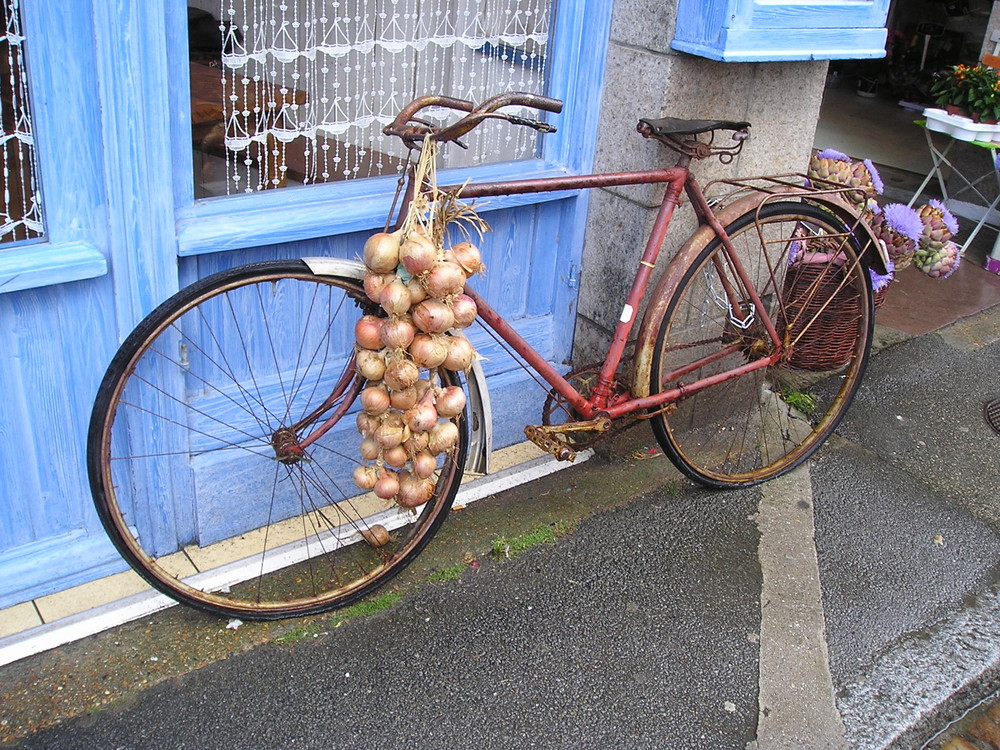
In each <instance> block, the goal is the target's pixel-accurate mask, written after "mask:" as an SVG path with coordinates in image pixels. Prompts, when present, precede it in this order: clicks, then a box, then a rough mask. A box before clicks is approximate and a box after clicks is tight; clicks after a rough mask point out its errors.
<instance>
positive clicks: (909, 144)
mask: <svg viewBox="0 0 1000 750" xmlns="http://www.w3.org/2000/svg"><path fill="white" fill-rule="evenodd" d="M993 6H994V3H993V2H992V0H893V1H892V3H891V5H890V8H889V15H888V21H887V27H888V29H889V31H888V40H887V55H886V57H885V58H884V59H881V60H842V61H832V62H831V63H830V67H829V73H828V75H827V86H826V89H825V92H824V98H823V103H822V108H821V113H820V119H819V123H818V126H817V130H816V138H815V141H814V146H815V147H816V148H817V149H823V148H834V149H837V150H838V151H842V152H844V153H846V154H848V155H850V156H851V157H854V158H858V159H862V158H868V159H871V160H872V161H873V162H875V164H876V165H878V166H879V168H880V171H881V174H882V177H883V181H884V182H885V185H886V194H885V197H886V199H888V200H890V201H898V202H902V203H908V202H909V201H910V200H911V199H912V198H914V197H915V194H916V192H917V190H918V188H919V187H920V185H921V183H922V182H923V181H924V177H925V176H926V175H927V174H928V172H930V170H931V169H932V167H933V162H932V156H931V151H930V149H929V147H928V141H927V136H926V131H925V129H924V128H923V127H922V126H920V125H918V124H916V122H915V121H919V120H922V118H921V113H922V111H923V109H924V107H925V106H932V104H933V97H932V96H931V95H930V86H931V83H932V81H933V79H934V74H935V73H936V72H939V71H943V70H945V69H946V68H948V67H949V66H952V65H957V64H960V63H964V64H970V65H976V64H978V63H979V61H980V59H981V55H982V53H983V52H984V51H985V52H987V53H989V52H992V51H993V47H992V45H993V44H994V42H992V41H987V40H990V39H992V38H993V37H994V36H995V30H996V29H998V28H1000V8H998V9H997V11H996V13H994V12H993ZM991 15H992V16H993V20H992V23H991ZM948 139H949V137H948V136H946V135H943V134H940V133H936V134H933V135H932V140H933V142H934V143H935V145H937V146H938V147H939V148H943V147H944V146H945V145H947V141H948ZM998 148H1000V144H998ZM950 158H951V159H952V160H953V161H954V163H955V165H956V167H957V168H959V169H961V170H962V171H963V172H965V173H968V174H971V173H975V177H983V178H984V179H983V181H982V183H980V185H981V186H982V187H983V189H984V191H985V192H986V193H987V195H989V196H990V197H994V196H995V191H996V190H997V189H998V185H1000V179H998V178H997V177H995V175H997V174H1000V173H997V171H996V168H995V167H994V166H993V164H992V163H991V160H990V151H989V149H986V148H981V147H976V146H972V145H970V144H967V143H956V144H954V148H953V149H952V152H951V155H950ZM942 173H943V175H944V178H945V181H946V186H947V189H948V191H949V197H951V194H953V193H955V195H956V197H957V198H959V199H962V200H964V199H969V200H971V201H972V202H973V203H982V204H983V205H984V206H985V205H986V203H983V201H981V200H979V199H977V198H976V197H975V196H971V195H970V194H969V193H968V192H966V193H958V192H957V191H958V188H959V187H960V182H959V181H958V179H957V178H956V177H955V176H954V175H953V174H951V170H949V169H948V168H947V167H943V168H942ZM940 197H942V195H941V190H940V188H939V186H938V184H937V180H936V179H932V180H931V181H930V182H929V183H928V184H927V186H926V187H925V188H924V190H923V191H922V193H921V194H920V195H919V196H916V199H917V201H919V202H925V201H926V200H927V199H928V198H940ZM949 205H951V203H950V202H949ZM983 210H984V209H983ZM983 210H981V211H980V214H979V216H976V217H975V218H967V217H963V216H959V224H960V227H962V230H964V232H961V233H960V235H959V239H962V235H963V234H965V235H966V236H967V235H968V233H969V232H971V229H972V228H974V227H975V225H976V223H977V219H978V218H979V217H981V216H982V213H983ZM998 231H1000V221H996V217H995V216H994V215H993V214H991V215H990V217H988V218H987V223H985V224H984V225H983V227H982V229H981V230H980V231H979V232H978V233H977V234H976V236H975V237H974V238H973V240H972V242H971V243H970V244H969V245H968V247H967V248H966V250H965V253H964V255H963V261H962V265H961V266H960V267H959V270H958V271H957V272H956V273H955V274H954V275H953V276H952V278H950V279H947V280H945V281H939V280H937V279H930V278H929V277H926V276H924V275H923V274H921V273H920V272H918V271H916V270H915V269H913V268H912V267H911V268H908V269H905V270H904V271H902V272H900V274H898V278H897V282H905V283H894V284H893V288H894V292H893V293H890V295H889V296H888V297H887V302H886V304H885V306H884V307H883V308H882V309H881V310H880V312H879V317H878V319H877V322H882V323H887V324H889V325H890V326H891V327H896V328H900V329H901V330H904V331H907V332H909V333H912V334H920V333H925V332H927V331H929V330H934V329H935V328H937V327H940V326H941V325H943V324H946V323H948V322H950V321H952V320H957V319H958V318H961V317H965V316H968V315H973V314H975V313H977V312H979V311H980V310H983V309H985V308H987V307H991V306H993V305H995V304H997V303H998V302H1000V276H998V275H996V274H993V273H990V272H988V271H986V270H984V268H983V265H984V261H985V259H986V256H988V255H990V253H991V252H992V251H993V249H994V245H995V244H1000V239H998Z"/></svg>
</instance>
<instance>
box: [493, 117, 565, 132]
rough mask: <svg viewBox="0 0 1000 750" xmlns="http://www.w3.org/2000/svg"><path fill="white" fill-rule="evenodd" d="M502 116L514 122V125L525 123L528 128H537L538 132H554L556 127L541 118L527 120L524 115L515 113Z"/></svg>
mask: <svg viewBox="0 0 1000 750" xmlns="http://www.w3.org/2000/svg"><path fill="white" fill-rule="evenodd" d="M504 118H505V119H506V120H507V121H508V122H510V123H512V124H514V125H526V126H527V127H529V128H532V129H534V130H537V131H538V132H539V133H555V132H556V128H555V126H554V125H551V124H549V123H547V122H545V121H543V120H528V119H526V118H524V117H518V116H517V115H504Z"/></svg>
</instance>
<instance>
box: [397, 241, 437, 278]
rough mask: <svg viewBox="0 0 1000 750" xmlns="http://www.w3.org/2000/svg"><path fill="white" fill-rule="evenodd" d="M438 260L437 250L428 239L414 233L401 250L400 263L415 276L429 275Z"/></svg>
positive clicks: (401, 246)
mask: <svg viewBox="0 0 1000 750" xmlns="http://www.w3.org/2000/svg"><path fill="white" fill-rule="evenodd" d="M435 260H437V248H435V247H434V243H433V242H431V241H430V240H429V239H427V237H425V236H422V235H419V234H416V233H412V234H411V235H410V236H409V237H408V238H407V240H406V242H404V243H403V244H402V245H400V248H399V262H400V263H402V264H403V268H405V269H406V270H407V271H409V272H410V273H412V274H413V275H414V276H419V275H420V274H423V273H427V272H428V271H429V270H431V266H433V265H434V261H435Z"/></svg>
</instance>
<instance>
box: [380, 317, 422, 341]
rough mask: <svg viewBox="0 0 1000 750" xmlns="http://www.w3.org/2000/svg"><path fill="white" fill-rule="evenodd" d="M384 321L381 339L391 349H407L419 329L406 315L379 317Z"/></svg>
mask: <svg viewBox="0 0 1000 750" xmlns="http://www.w3.org/2000/svg"><path fill="white" fill-rule="evenodd" d="M377 320H380V321H382V325H381V328H380V330H379V335H380V338H379V341H380V342H381V343H382V344H384V345H385V346H387V347H389V348H390V349H405V348H406V347H408V346H409V345H410V342H411V341H413V336H414V334H415V333H416V332H417V329H416V328H415V327H414V326H413V322H412V321H411V320H410V319H409V317H408V316H406V315H401V316H400V317H398V318H389V319H384V318H377Z"/></svg>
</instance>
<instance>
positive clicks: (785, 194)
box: [632, 187, 888, 398]
mask: <svg viewBox="0 0 1000 750" xmlns="http://www.w3.org/2000/svg"><path fill="white" fill-rule="evenodd" d="M800 196H801V197H803V198H804V199H806V200H808V202H810V203H814V204H816V205H818V206H820V207H822V208H824V209H826V210H828V211H830V212H831V213H832V214H833V215H834V216H836V217H837V218H839V219H840V220H841V221H843V222H844V224H845V225H846V226H847V227H849V228H850V229H851V231H852V232H853V233H854V235H855V236H856V237H857V239H858V244H859V246H860V247H861V248H862V257H864V258H865V260H866V262H867V263H868V264H869V265H870V266H871V267H872V268H874V269H876V271H877V272H879V273H885V269H886V264H887V261H888V256H887V255H886V249H885V246H884V245H883V244H882V243H881V242H880V241H879V240H878V239H877V238H876V237H875V236H874V235H873V234H872V232H871V229H870V227H869V226H868V224H867V223H866V222H864V221H862V220H861V217H860V214H859V213H858V211H857V210H856V209H854V208H853V207H852V206H850V205H848V204H847V203H845V202H844V201H842V200H840V199H839V198H838V197H837V194H836V193H819V194H817V193H816V191H814V190H811V189H809V188H802V189H798V188H795V187H788V188H783V189H780V190H772V191H769V192H767V193H762V192H760V193H751V194H750V195H747V196H745V197H743V198H740V199H738V200H736V201H733V202H732V203H730V204H729V205H727V206H725V207H724V208H722V209H719V210H716V211H715V215H716V218H718V220H719V223H721V224H722V226H724V227H728V226H729V225H730V224H732V223H733V222H734V221H736V220H737V219H739V218H740V217H741V216H743V215H744V214H747V213H751V212H756V211H758V210H760V208H761V207H762V206H764V205H766V204H767V203H776V202H781V201H789V200H795V199H796V198H798V197H800ZM714 238H715V232H714V231H713V230H712V228H711V227H708V226H700V227H699V228H698V229H697V231H695V233H694V234H692V235H691V237H689V238H688V240H687V241H686V242H685V243H684V244H683V245H681V247H680V249H679V250H678V251H677V253H676V254H675V255H674V257H673V258H672V259H671V260H670V263H669V264H668V265H667V268H666V270H665V271H664V272H663V275H662V276H660V280H659V281H658V282H657V284H656V287H655V288H654V289H653V292H652V294H651V296H650V298H649V303H648V305H647V307H646V311H645V313H644V315H643V318H642V325H641V326H640V327H639V333H638V336H637V339H636V355H635V360H634V361H635V365H634V370H633V373H632V393H633V394H634V395H635V396H636V397H637V398H642V397H644V396H648V395H650V379H651V376H652V367H653V347H654V345H655V344H656V335H657V332H658V331H659V330H660V325H661V324H662V323H663V318H664V316H665V315H666V313H667V306H668V305H669V304H670V300H672V299H673V297H674V294H675V293H676V292H677V287H678V285H679V283H680V280H681V278H682V277H683V275H684V270H685V269H686V268H688V267H689V266H690V265H691V264H692V263H694V261H695V260H696V259H697V257H698V255H699V254H700V253H701V251H702V250H703V249H704V248H705V246H706V245H708V243H709V242H711V241H712V240H713V239H714Z"/></svg>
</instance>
